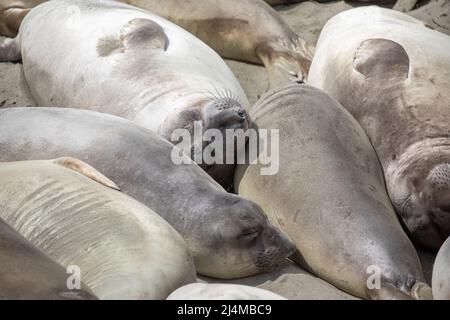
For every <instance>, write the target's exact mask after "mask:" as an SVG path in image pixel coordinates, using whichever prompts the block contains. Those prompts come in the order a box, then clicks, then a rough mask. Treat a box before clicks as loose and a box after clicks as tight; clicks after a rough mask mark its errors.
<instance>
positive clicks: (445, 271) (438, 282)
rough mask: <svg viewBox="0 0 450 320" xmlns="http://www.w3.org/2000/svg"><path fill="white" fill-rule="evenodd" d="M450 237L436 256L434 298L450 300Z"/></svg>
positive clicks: (433, 278)
mask: <svg viewBox="0 0 450 320" xmlns="http://www.w3.org/2000/svg"><path fill="white" fill-rule="evenodd" d="M449 271H450V238H448V239H447V240H446V241H445V242H444V244H443V245H442V247H441V248H440V249H439V252H438V254H437V256H436V260H435V261H434V266H433V275H432V279H431V287H432V288H433V298H434V299H436V300H450V272H449Z"/></svg>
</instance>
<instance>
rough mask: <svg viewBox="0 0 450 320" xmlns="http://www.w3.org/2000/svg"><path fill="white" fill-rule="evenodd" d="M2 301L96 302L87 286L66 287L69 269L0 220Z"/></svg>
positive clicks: (0, 289) (0, 292) (0, 295)
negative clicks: (92, 300)
mask: <svg viewBox="0 0 450 320" xmlns="http://www.w3.org/2000/svg"><path fill="white" fill-rule="evenodd" d="M0 261H1V263H0V300H30V299H33V300H66V299H70V300H71V299H74V300H81V299H83V300H84V299H95V296H94V295H93V293H92V292H91V291H90V290H89V289H88V288H87V287H85V286H84V285H83V286H82V287H81V288H80V289H76V288H74V289H72V290H70V289H69V288H68V287H67V279H68V277H69V275H68V274H67V273H66V270H64V268H63V267H62V266H60V265H59V264H57V263H56V262H55V261H53V260H51V259H50V258H49V257H47V256H46V255H45V254H44V253H42V252H41V251H40V250H39V249H38V248H36V247H35V246H33V245H32V244H31V243H30V242H28V241H27V240H26V239H25V238H24V237H22V236H21V235H20V234H19V233H17V231H15V230H14V229H12V228H11V227H10V226H9V225H8V224H7V223H6V222H5V221H4V220H3V219H1V218H0Z"/></svg>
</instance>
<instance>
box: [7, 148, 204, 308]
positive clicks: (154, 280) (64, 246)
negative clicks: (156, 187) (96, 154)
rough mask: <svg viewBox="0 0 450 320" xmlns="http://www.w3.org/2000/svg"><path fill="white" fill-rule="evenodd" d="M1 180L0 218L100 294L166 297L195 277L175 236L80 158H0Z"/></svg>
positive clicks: (186, 252) (181, 242)
mask: <svg viewBox="0 0 450 320" xmlns="http://www.w3.org/2000/svg"><path fill="white" fill-rule="evenodd" d="M0 181H1V182H2V188H1V190H0V218H2V219H4V220H5V221H6V222H7V223H8V224H9V225H10V226H11V227H12V228H13V229H14V230H16V231H17V232H19V233H20V234H21V235H23V236H24V237H25V238H26V239H27V240H28V241H30V242H31V243H32V244H33V245H35V246H36V247H38V248H39V249H40V250H42V251H43V252H44V253H45V254H46V255H48V256H49V257H50V258H52V259H53V260H54V261H56V262H58V263H59V264H61V265H62V266H63V267H65V268H70V270H73V271H74V276H77V275H78V276H81V278H80V279H79V280H81V281H83V282H84V283H86V285H87V286H88V287H89V288H91V290H92V291H93V292H94V294H95V295H96V296H97V297H99V298H100V299H165V298H166V297H167V296H168V295H169V294H170V293H171V292H172V291H174V290H175V289H177V288H179V287H181V286H183V285H186V284H188V283H191V282H195V279H196V272H195V267H194V261H193V259H192V256H191V255H190V253H189V250H188V248H187V246H186V244H185V242H184V240H183V239H182V237H181V236H180V235H179V234H178V233H177V232H176V231H175V230H174V229H173V228H172V227H171V226H170V225H169V224H168V223H167V222H166V221H164V219H162V218H161V217H160V216H159V215H157V214H156V213H155V212H154V211H152V210H151V209H149V208H147V207H146V206H144V205H143V204H141V203H139V202H138V201H136V200H134V199H132V198H131V197H129V196H127V195H125V194H123V193H121V192H119V191H117V190H115V189H117V186H115V184H114V183H113V182H112V181H111V180H109V179H108V178H106V177H105V176H103V175H102V174H101V173H99V172H98V171H96V170H95V169H94V168H92V167H91V166H89V165H87V164H86V163H84V162H82V161H80V160H77V159H73V158H68V157H64V158H58V159H56V160H42V161H39V160H36V161H20V162H9V163H1V164H0Z"/></svg>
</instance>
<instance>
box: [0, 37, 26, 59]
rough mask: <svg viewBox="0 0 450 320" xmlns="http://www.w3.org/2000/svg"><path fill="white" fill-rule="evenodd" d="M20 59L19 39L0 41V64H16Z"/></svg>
mask: <svg viewBox="0 0 450 320" xmlns="http://www.w3.org/2000/svg"><path fill="white" fill-rule="evenodd" d="M21 59H22V53H21V49H20V43H19V38H18V37H16V38H14V39H11V38H5V39H3V40H0V62H8V61H9V62H16V61H20V60H21Z"/></svg>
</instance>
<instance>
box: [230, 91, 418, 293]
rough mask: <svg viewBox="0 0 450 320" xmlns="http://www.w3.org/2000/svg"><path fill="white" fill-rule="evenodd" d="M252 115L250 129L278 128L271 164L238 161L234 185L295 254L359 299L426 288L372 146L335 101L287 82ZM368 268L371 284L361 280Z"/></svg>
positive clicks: (252, 112)
mask: <svg viewBox="0 0 450 320" xmlns="http://www.w3.org/2000/svg"><path fill="white" fill-rule="evenodd" d="M251 116H252V117H253V118H254V121H255V124H256V126H257V127H258V128H259V130H261V129H278V130H279V139H280V141H279V154H280V163H279V172H278V173H276V174H275V175H271V176H270V175H265V176H263V175H261V174H260V172H259V168H258V167H259V166H253V165H251V166H248V167H246V166H239V167H238V170H237V174H236V178H235V179H236V181H235V185H236V187H237V191H238V193H239V194H240V195H242V196H244V197H246V198H248V199H251V200H253V201H255V202H257V203H258V204H260V205H261V207H262V208H263V209H264V210H265V212H266V213H267V215H268V216H269V219H270V220H271V221H272V222H273V223H274V224H275V225H276V226H278V227H279V228H280V229H281V230H283V231H284V232H286V234H287V235H288V236H289V237H290V238H291V239H292V240H293V241H294V243H295V244H296V246H297V249H298V250H299V253H298V254H297V255H296V256H294V260H295V261H296V262H298V263H299V264H301V265H303V266H305V267H307V268H308V269H309V270H311V271H312V272H314V273H315V274H316V275H318V276H319V277H321V278H322V279H324V280H326V281H328V282H330V283H331V284H333V285H335V286H336V287H338V288H340V289H342V290H345V291H347V292H349V293H350V294H353V295H355V296H358V297H362V298H373V299H399V298H408V296H409V295H410V294H412V293H411V291H412V290H411V289H412V288H413V287H414V286H416V285H417V286H416V288H418V287H421V288H422V286H425V285H424V284H422V283H421V282H422V281H423V280H424V279H423V273H422V268H421V265H420V262H419V259H418V256H417V253H416V251H415V249H414V247H413V245H412V244H411V242H410V240H409V239H408V237H407V236H406V234H405V233H404V231H403V230H402V227H401V225H400V223H399V221H398V218H397V216H396V214H395V211H394V209H393V208H392V206H391V203H390V201H389V198H388V196H387V194H386V191H385V188H384V181H383V175H382V171H381V167H380V164H379V162H378V159H377V156H376V154H375V151H374V150H373V148H372V146H371V145H370V142H369V141H368V139H367V137H366V135H365V134H364V131H363V130H362V129H361V127H360V126H359V124H358V123H357V122H356V121H355V120H354V119H353V118H352V117H351V116H350V114H349V113H348V112H347V111H346V110H345V109H344V108H343V107H342V106H340V105H339V104H338V103H337V102H336V101H335V100H333V99H332V98H330V97H329V96H328V95H326V94H325V93H323V92H322V91H320V90H318V89H315V88H312V87H309V86H304V85H302V86H300V85H291V86H287V87H282V88H279V89H277V90H272V91H271V92H269V93H267V94H266V95H264V96H263V97H262V98H261V99H260V101H259V102H258V103H257V104H256V105H255V107H254V108H253V109H252V110H251ZM375 271H376V272H379V276H380V278H379V279H380V285H381V288H380V289H379V290H378V289H374V287H370V286H368V283H369V284H370V283H371V282H370V275H372V274H373V273H374V272H375ZM372 285H373V283H372ZM415 290H416V289H414V290H413V291H414V292H415Z"/></svg>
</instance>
